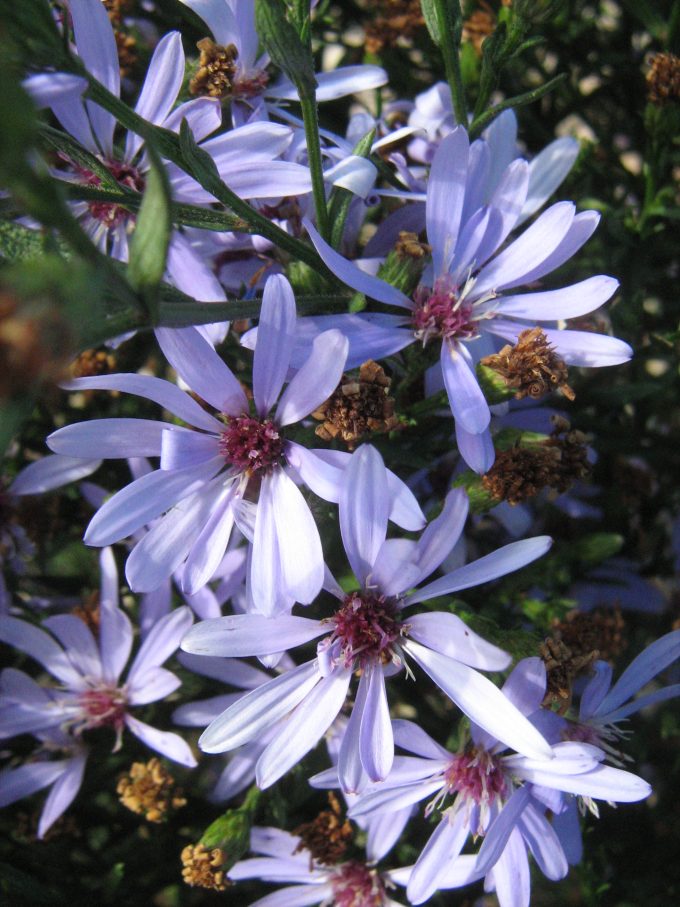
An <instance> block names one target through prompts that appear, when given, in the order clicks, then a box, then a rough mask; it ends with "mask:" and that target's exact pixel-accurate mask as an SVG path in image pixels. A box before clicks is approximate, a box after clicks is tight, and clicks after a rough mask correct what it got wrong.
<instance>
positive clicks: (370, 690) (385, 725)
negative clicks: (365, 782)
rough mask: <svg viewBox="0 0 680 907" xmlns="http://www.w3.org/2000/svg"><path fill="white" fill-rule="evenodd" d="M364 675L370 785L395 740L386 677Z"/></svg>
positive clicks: (384, 770)
mask: <svg viewBox="0 0 680 907" xmlns="http://www.w3.org/2000/svg"><path fill="white" fill-rule="evenodd" d="M76 619H77V618H76ZM364 673H365V674H366V675H367V676H366V686H367V689H366V701H365V703H364V707H363V709H362V715H361V730H360V750H361V763H362V765H363V767H364V769H365V771H366V774H367V775H368V777H369V778H370V779H371V781H383V780H384V779H385V778H386V777H387V776H388V774H389V773H390V769H391V768H392V762H393V761H394V737H393V735H392V723H391V722H390V710H389V706H388V704H387V693H386V692H385V676H384V674H383V670H382V665H381V664H380V663H379V662H378V663H377V664H375V663H372V664H370V665H368V666H367V667H366V669H365V672H364ZM355 708H356V706H355Z"/></svg>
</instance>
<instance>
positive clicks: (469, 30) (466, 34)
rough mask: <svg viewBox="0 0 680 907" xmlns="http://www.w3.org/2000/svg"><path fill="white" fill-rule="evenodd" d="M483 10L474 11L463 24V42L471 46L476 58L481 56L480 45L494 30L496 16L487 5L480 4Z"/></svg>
mask: <svg viewBox="0 0 680 907" xmlns="http://www.w3.org/2000/svg"><path fill="white" fill-rule="evenodd" d="M481 6H482V7H483V9H477V10H475V11H474V12H473V13H472V15H471V16H469V17H468V18H467V19H466V20H465V22H463V36H462V37H463V41H465V42H466V43H468V44H472V46H473V47H474V49H475V53H476V54H477V55H478V56H481V54H482V44H483V43H484V41H485V40H486V39H487V38H488V37H489V35H490V34H491V33H492V32H493V30H494V29H495V28H496V16H495V14H494V11H493V10H492V9H491V7H490V6H489V4H488V3H482V4H481Z"/></svg>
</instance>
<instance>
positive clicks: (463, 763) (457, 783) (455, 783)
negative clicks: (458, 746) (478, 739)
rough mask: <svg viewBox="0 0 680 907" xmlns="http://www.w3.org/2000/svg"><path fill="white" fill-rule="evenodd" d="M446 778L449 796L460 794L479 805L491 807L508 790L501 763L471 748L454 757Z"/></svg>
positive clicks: (479, 750)
mask: <svg viewBox="0 0 680 907" xmlns="http://www.w3.org/2000/svg"><path fill="white" fill-rule="evenodd" d="M445 778H446V784H447V787H448V789H449V793H451V794H453V793H458V794H462V795H463V796H464V797H467V798H469V799H470V800H473V801H474V802H475V803H478V804H481V805H491V804H492V803H493V802H494V801H495V800H496V798H499V797H503V796H504V795H505V794H506V792H507V787H508V785H507V779H506V777H505V774H504V772H503V769H502V767H501V762H500V760H499V759H497V758H496V757H495V756H493V755H492V754H491V753H489V752H487V751H486V750H484V749H477V748H474V747H473V748H472V749H469V750H466V751H465V752H464V753H458V754H457V755H456V756H454V757H453V759H452V760H451V765H450V766H449V767H448V768H447V770H446V773H445Z"/></svg>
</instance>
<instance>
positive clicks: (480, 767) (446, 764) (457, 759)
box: [350, 658, 651, 904]
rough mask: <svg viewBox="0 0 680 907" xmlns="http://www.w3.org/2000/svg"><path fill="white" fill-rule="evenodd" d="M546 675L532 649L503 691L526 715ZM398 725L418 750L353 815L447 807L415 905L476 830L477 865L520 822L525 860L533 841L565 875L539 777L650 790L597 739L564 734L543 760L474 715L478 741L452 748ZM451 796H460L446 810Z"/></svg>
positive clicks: (428, 850) (573, 784)
mask: <svg viewBox="0 0 680 907" xmlns="http://www.w3.org/2000/svg"><path fill="white" fill-rule="evenodd" d="M545 682H546V675H545V666H544V665H543V662H542V661H541V660H540V659H539V658H527V659H524V660H523V661H521V662H520V663H519V664H518V665H517V667H516V668H515V669H514V671H513V672H512V674H511V675H510V677H509V678H508V680H507V681H506V683H505V685H504V687H503V693H504V694H505V696H506V697H507V698H508V699H509V700H510V701H511V702H512V703H513V704H514V705H515V706H516V708H517V709H518V710H519V711H520V712H521V713H522V714H523V715H526V716H530V715H531V714H532V713H534V712H535V711H536V710H537V709H539V708H540V704H541V701H542V699H543V695H544V693H545ZM394 726H395V740H396V742H397V744H398V745H399V746H401V747H402V748H403V749H406V750H408V751H410V752H412V753H415V754H416V757H414V758H409V757H402V758H401V759H399V761H398V763H397V764H396V765H395V769H394V770H393V772H392V773H391V774H390V776H389V777H388V778H387V779H386V780H385V781H384V782H383V784H382V785H380V786H379V787H377V788H376V789H375V790H373V791H371V792H369V793H366V794H365V795H363V796H361V797H360V800H359V802H358V803H357V804H355V805H354V806H353V808H352V809H351V810H350V815H351V816H359V815H370V814H371V813H372V812H378V813H381V812H386V811H387V812H393V811H394V810H397V809H403V808H404V807H405V806H409V805H411V804H413V803H416V802H419V801H420V800H424V799H426V798H431V799H430V802H429V803H428V806H427V808H426V810H425V814H426V816H429V815H431V814H432V813H433V812H434V811H435V810H440V811H441V814H442V818H441V821H440V823H439V825H438V826H437V828H436V829H435V831H434V832H433V834H432V835H431V837H430V839H429V841H428V842H427V844H426V845H425V848H424V850H423V852H422V853H421V855H420V856H419V858H418V860H417V861H416V863H415V866H414V867H413V871H412V873H411V877H410V879H409V883H408V889H407V890H408V897H409V900H410V901H411V903H414V904H420V903H423V901H425V900H427V899H428V898H429V897H430V896H431V895H432V894H433V893H434V892H435V891H436V890H437V888H439V887H442V879H443V878H444V877H445V875H446V873H447V870H448V869H449V868H450V867H451V866H452V864H454V863H455V861H456V860H457V859H458V857H459V855H460V853H461V851H462V849H463V846H464V845H465V842H466V841H467V839H468V837H470V836H472V837H475V838H476V837H478V836H484V837H485V843H484V845H483V848H482V851H481V852H480V859H479V864H478V866H477V871H478V872H479V874H480V876H481V875H485V874H486V873H487V872H489V870H490V869H491V868H492V867H493V866H494V864H495V863H496V862H497V860H498V859H499V856H498V854H499V853H501V852H502V851H503V849H504V847H505V845H506V843H507V840H508V836H509V835H510V834H511V833H512V831H513V829H515V828H516V829H517V833H518V836H519V838H518V843H521V841H523V842H524V844H523V847H524V850H525V857H524V859H525V861H526V849H527V846H528V847H529V849H530V850H531V852H532V853H533V854H534V857H535V859H536V861H537V862H538V864H539V866H540V868H541V870H542V871H543V872H544V873H545V874H546V875H547V876H548V878H551V879H558V878H562V877H563V876H564V875H565V874H566V872H567V861H566V858H565V857H564V855H563V853H562V849H561V847H560V845H559V841H558V838H557V835H556V834H555V832H554V831H553V829H552V828H551V826H550V824H549V823H548V821H547V820H546V819H545V817H544V816H543V811H544V810H543V808H542V806H541V803H540V802H539V801H537V800H536V799H535V798H533V797H532V795H531V793H532V790H533V788H534V787H535V786H540V787H541V788H546V789H548V790H549V791H558V792H566V793H576V794H580V795H582V796H585V797H588V798H590V797H599V798H602V799H606V800H609V801H616V800H618V801H619V802H630V801H634V800H640V799H643V798H644V797H646V796H648V795H649V793H650V792H651V788H650V787H649V785H648V784H647V783H646V782H645V781H643V780H642V779H641V778H638V777H637V776H636V775H632V774H630V773H629V772H622V771H620V770H619V769H615V768H610V767H608V766H602V765H601V762H602V759H603V758H604V755H605V754H604V753H603V752H602V750H600V749H598V748H597V747H595V746H591V745H590V744H586V743H560V744H557V745H556V746H554V747H553V749H552V755H553V758H552V760H550V761H545V760H541V761H537V760H535V759H531V758H527V757H526V756H522V755H518V754H517V753H512V754H504V752H503V751H504V750H505V749H506V747H505V745H504V744H503V743H501V742H499V741H498V740H496V739H495V738H494V737H493V736H492V735H490V734H488V733H487V732H486V731H483V730H482V729H481V728H480V727H478V726H477V725H475V724H474V723H473V724H472V727H471V736H472V740H471V742H470V744H469V745H468V746H466V747H464V748H463V749H462V750H461V751H459V752H457V753H455V754H454V753H449V752H448V751H447V750H445V749H444V748H443V747H441V746H439V744H437V743H436V742H435V741H434V740H432V738H431V737H429V736H428V735H427V734H426V733H425V731H423V730H422V729H421V728H420V727H418V725H415V724H413V723H412V722H410V721H399V722H395V723H394ZM527 784H528V785H531V786H530V787H527V786H526V785H527ZM449 797H453V798H454V800H453V803H452V804H451V805H450V806H448V807H446V808H445V809H442V807H443V806H444V804H445V803H446V801H447V799H448V798H449ZM551 805H552V807H553V811H554V812H558V811H559V809H560V805H561V804H560V801H559V800H558V801H557V802H553V801H551ZM520 839H521V841H520ZM488 841H491V844H489V843H487V842H488ZM500 841H502V842H503V843H502V845H500V844H499V842H500ZM537 842H540V847H537ZM497 851H498V852H497ZM489 853H492V854H493V856H490V855H489Z"/></svg>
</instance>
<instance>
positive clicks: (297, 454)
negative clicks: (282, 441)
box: [285, 441, 345, 504]
mask: <svg viewBox="0 0 680 907" xmlns="http://www.w3.org/2000/svg"><path fill="white" fill-rule="evenodd" d="M285 453H286V461H287V463H288V465H289V466H290V467H291V468H292V469H293V470H294V472H295V473H296V475H298V476H299V477H300V479H302V481H303V482H304V483H305V485H307V487H308V488H311V489H312V491H313V492H314V494H316V495H318V496H319V497H320V498H323V499H324V501H331V502H332V503H334V504H337V502H338V500H339V498H340V486H341V484H342V477H343V469H344V467H345V464H344V463H343V464H342V466H340V465H339V464H338V465H336V464H335V463H330V462H328V461H327V460H325V459H323V458H322V457H321V456H319V455H318V454H319V453H320V451H313V450H308V449H307V448H306V447H303V446H302V445H301V444H296V443H295V442H294V441H286V446H285Z"/></svg>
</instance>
